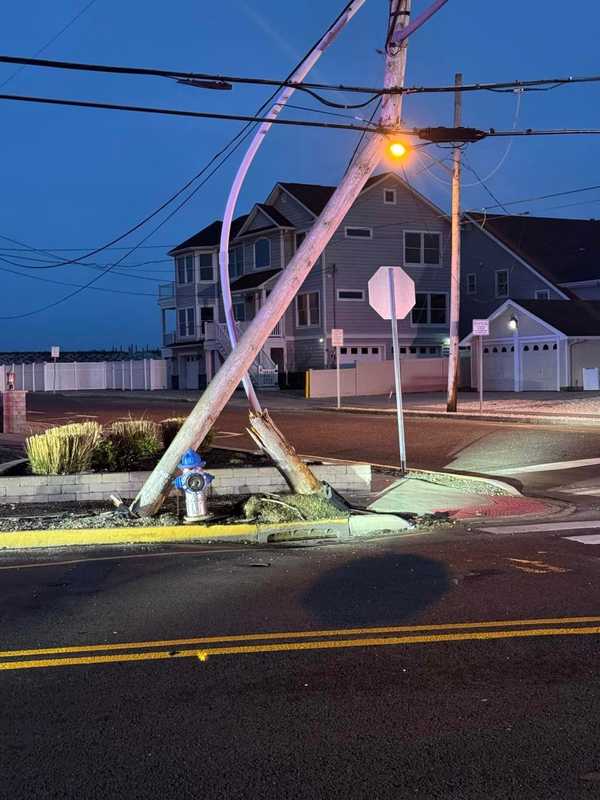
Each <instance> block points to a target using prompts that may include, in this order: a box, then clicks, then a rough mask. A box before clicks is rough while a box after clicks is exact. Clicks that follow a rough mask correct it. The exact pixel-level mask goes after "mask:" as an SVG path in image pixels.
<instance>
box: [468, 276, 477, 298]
mask: <svg viewBox="0 0 600 800" xmlns="http://www.w3.org/2000/svg"><path fill="white" fill-rule="evenodd" d="M467 294H477V275H476V274H475V273H474V272H470V273H469V274H468V275H467Z"/></svg>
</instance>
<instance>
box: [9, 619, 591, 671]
mask: <svg viewBox="0 0 600 800" xmlns="http://www.w3.org/2000/svg"><path fill="white" fill-rule="evenodd" d="M591 623H600V616H593V617H562V618H556V619H553V618H551V619H529V620H503V621H485V622H463V623H448V624H445V625H413V626H394V627H380V628H346V629H340V630H324V631H296V632H276V633H256V634H239V635H233V636H205V637H200V638H195V639H172V640H166V641H155V642H120V643H115V644H102V645H77V646H72V647H53V648H37V649H32V650H8V651H4V652H0V658H1V659H4V661H0V670H14V669H33V668H43V667H52V666H73V665H85V664H106V663H112V662H126V661H146V660H148V661H156V660H164V659H169V658H190V657H197V658H200V660H206V658H207V657H209V656H214V655H233V654H243V653H273V652H283V651H294V650H323V649H335V648H344V647H375V646H383V645H389V646H391V645H400V644H415V643H417V644H429V643H435V642H452V641H467V640H485V639H506V638H518V637H528V636H559V635H561V636H563V635H564V636H567V635H577V634H582V635H590V634H596V633H600V625H598V624H595V625H592V626H591V627H588V626H589V625H590V624H591ZM549 626H553V627H549ZM573 626H577V627H573ZM584 626H585V627H584ZM491 628H503V629H504V630H489V629H491ZM509 628H510V629H514V630H509ZM476 629H479V630H476ZM449 631H451V632H449ZM398 633H403V634H409V635H407V636H390V635H382V634H398ZM423 634H425V635H423ZM349 636H350V637H353V638H350V639H348V638H339V637H349ZM373 637H376V638H373ZM307 639H309V640H311V641H302V640H307ZM277 640H290V641H277ZM294 640H296V641H294ZM298 640H300V641H298ZM254 642H258V643H256V644H254ZM234 643H236V644H234ZM238 643H239V644H238ZM250 643H252V644H250ZM192 645H193V647H191V648H190V646H192ZM210 645H221V647H218V646H217V647H211V646H210ZM223 645H226V646H223ZM182 646H184V647H186V648H190V649H175V648H180V647H182ZM126 650H127V651H131V652H123V651H126ZM136 651H137V652H136ZM84 653H85V654H87V655H79V654H84ZM26 656H34V658H33V659H31V658H30V659H28V660H24V657H26ZM40 656H55V657H54V658H40Z"/></svg>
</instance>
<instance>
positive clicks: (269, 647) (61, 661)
mask: <svg viewBox="0 0 600 800" xmlns="http://www.w3.org/2000/svg"><path fill="white" fill-rule="evenodd" d="M599 634H600V626H595V627H592V628H535V629H530V630H515V631H472V632H469V633H442V634H433V635H430V636H389V637H382V638H378V639H338V640H334V641H332V640H320V641H312V642H283V643H279V644H258V645H242V646H238V647H216V648H209V649H206V650H202V649H198V648H195V649H193V650H179V651H175V652H169V651H164V650H163V651H154V652H143V653H120V654H119V655H100V656H85V657H83V658H55V659H42V660H39V661H34V660H29V661H5V662H2V663H0V670H5V671H6V670H19V669H36V668H37V669H40V668H47V667H69V666H71V667H72V666H85V665H90V664H109V663H117V662H126V661H157V660H166V659H172V658H196V659H198V660H199V661H201V662H205V661H207V660H208V659H209V658H212V657H214V656H224V655H249V654H251V653H282V652H294V651H299V650H338V649H347V648H351V647H362V648H369V647H391V646H394V645H410V644H439V643H442V642H466V641H486V640H487V641H493V640H498V639H524V638H530V637H540V636H597V635H599Z"/></svg>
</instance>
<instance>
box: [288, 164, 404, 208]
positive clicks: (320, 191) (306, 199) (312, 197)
mask: <svg viewBox="0 0 600 800" xmlns="http://www.w3.org/2000/svg"><path fill="white" fill-rule="evenodd" d="M389 174H391V173H387V172H386V173H383V174H381V175H373V176H372V177H371V178H369V180H368V181H367V182H366V183H365V186H364V189H363V192H364V191H365V190H366V189H370V188H371V186H372V185H373V184H374V183H377V181H380V180H382V178H385V177H386V176H387V175H389ZM279 185H280V186H283V188H284V189H285V190H286V191H287V192H289V193H290V194H291V195H293V196H294V197H295V198H296V200H299V201H300V202H301V203H302V205H303V206H305V207H306V208H308V210H309V211H312V213H313V214H315V215H319V214H320V213H321V211H323V209H324V208H325V206H326V205H327V203H328V202H329V200H330V198H331V195H332V194H333V193H334V192H335V189H336V187H335V186H321V185H319V184H316V183H280V184H279Z"/></svg>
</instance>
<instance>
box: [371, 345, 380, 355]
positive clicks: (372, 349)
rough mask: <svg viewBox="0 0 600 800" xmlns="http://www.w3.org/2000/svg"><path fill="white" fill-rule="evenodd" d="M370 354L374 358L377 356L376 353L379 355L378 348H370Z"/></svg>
mask: <svg viewBox="0 0 600 800" xmlns="http://www.w3.org/2000/svg"><path fill="white" fill-rule="evenodd" d="M371 353H373V355H374V356H376V355H378V353H379V348H378V347H372V348H371Z"/></svg>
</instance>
